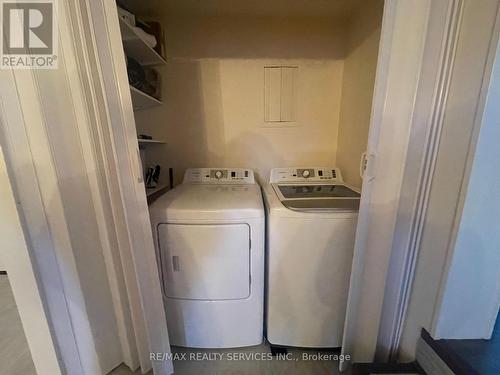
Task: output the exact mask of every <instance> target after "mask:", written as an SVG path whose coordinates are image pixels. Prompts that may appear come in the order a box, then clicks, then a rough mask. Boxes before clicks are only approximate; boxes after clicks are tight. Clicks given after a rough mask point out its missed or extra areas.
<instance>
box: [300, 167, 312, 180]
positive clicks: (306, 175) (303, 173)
mask: <svg viewBox="0 0 500 375" xmlns="http://www.w3.org/2000/svg"><path fill="white" fill-rule="evenodd" d="M310 174H311V173H310V172H309V171H308V170H307V169H306V170H305V171H303V172H302V177H304V178H308V177H309V175H310Z"/></svg>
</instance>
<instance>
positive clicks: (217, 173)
mask: <svg viewBox="0 0 500 375" xmlns="http://www.w3.org/2000/svg"><path fill="white" fill-rule="evenodd" d="M215 178H216V179H218V180H220V179H221V178H222V172H221V171H217V172H215Z"/></svg>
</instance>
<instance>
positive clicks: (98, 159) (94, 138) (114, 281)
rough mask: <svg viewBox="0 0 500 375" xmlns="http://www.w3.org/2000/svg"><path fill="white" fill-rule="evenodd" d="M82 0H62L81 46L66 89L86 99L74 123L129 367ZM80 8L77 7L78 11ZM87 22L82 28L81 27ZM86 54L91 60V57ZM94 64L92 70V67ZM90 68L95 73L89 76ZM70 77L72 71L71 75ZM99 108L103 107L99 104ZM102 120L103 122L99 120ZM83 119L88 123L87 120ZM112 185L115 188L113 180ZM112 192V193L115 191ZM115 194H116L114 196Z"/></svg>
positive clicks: (126, 311) (117, 237)
mask: <svg viewBox="0 0 500 375" xmlns="http://www.w3.org/2000/svg"><path fill="white" fill-rule="evenodd" d="M86 11H87V9H86V7H85V4H84V3H79V6H78V5H77V4H73V3H71V4H68V14H70V18H71V21H72V26H73V35H74V38H75V39H78V40H77V41H75V44H76V45H82V46H86V47H87V48H80V49H78V50H77V51H74V53H75V56H78V59H77V60H76V61H74V64H75V65H77V66H78V67H79V73H80V82H75V83H74V86H76V87H79V88H80V90H76V89H75V90H73V92H72V94H74V95H77V96H78V98H75V100H80V101H81V102H85V103H86V104H87V106H86V111H85V113H83V114H82V116H85V117H87V121H86V122H85V123H82V124H79V127H78V128H79V131H80V134H81V139H82V146H83V148H84V152H83V155H84V157H85V159H86V167H87V173H88V176H89V181H90V186H91V189H92V196H93V202H94V210H95V211H96V219H97V221H98V223H99V233H100V236H101V243H102V244H103V255H104V258H105V263H106V270H107V273H108V280H109V283H110V287H111V293H112V297H113V307H114V310H115V316H116V319H117V325H118V334H119V339H120V345H121V347H122V353H123V361H124V363H125V364H126V365H127V366H128V367H129V368H131V369H133V370H135V369H137V368H138V367H139V359H138V353H137V347H136V342H135V333H134V329H133V323H132V316H131V315H132V313H131V306H130V305H129V303H130V300H129V297H128V294H127V288H126V285H125V284H126V283H125V276H124V272H123V267H122V261H121V258H122V257H121V256H120V249H121V253H122V255H123V256H125V254H123V253H124V252H125V251H126V250H125V249H127V248H128V247H129V245H128V240H129V239H128V235H127V233H126V232H125V233H123V230H120V225H119V223H118V220H123V219H118V220H117V218H116V216H115V212H114V211H113V210H115V207H113V193H112V190H113V189H112V186H113V185H114V182H115V179H113V178H112V175H113V174H112V173H111V170H112V169H113V168H114V164H112V163H110V162H109V160H107V158H106V153H105V149H106V144H105V139H108V138H109V136H108V137H107V138H106V137H105V136H104V135H103V134H102V133H103V128H105V123H106V122H107V121H108V118H107V115H106V113H105V108H106V106H105V105H104V104H103V103H101V102H102V100H101V102H100V101H99V97H98V95H97V93H96V88H100V87H101V86H100V84H101V77H100V76H99V74H96V73H98V70H97V69H96V68H97V65H96V62H95V61H94V60H95V54H96V51H95V43H94V40H93V38H92V35H89V33H91V29H90V27H89V24H88V22H87V23H85V22H83V20H84V19H85V18H84V17H85V16H86V15H87V14H86ZM82 12H83V13H82ZM85 27H87V29H86V28H85ZM92 57H93V58H94V60H92ZM96 70H97V72H96ZM93 73H94V75H95V76H96V77H93ZM75 78H76V77H75ZM103 109H104V110H103ZM103 123H104V124H103ZM87 124H88V125H87ZM114 188H115V190H116V189H117V188H118V187H116V186H114ZM115 198H116V197H115ZM118 198H119V197H118Z"/></svg>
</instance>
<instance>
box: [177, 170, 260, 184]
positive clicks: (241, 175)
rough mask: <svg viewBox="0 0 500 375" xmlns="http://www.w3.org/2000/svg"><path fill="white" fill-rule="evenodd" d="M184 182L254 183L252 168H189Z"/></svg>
mask: <svg viewBox="0 0 500 375" xmlns="http://www.w3.org/2000/svg"><path fill="white" fill-rule="evenodd" d="M183 183H184V184H222V185H229V184H240V185H242V184H244V185H246V184H255V179H254V174H253V170H251V169H246V168H189V169H187V170H186V173H185V174H184V180H183Z"/></svg>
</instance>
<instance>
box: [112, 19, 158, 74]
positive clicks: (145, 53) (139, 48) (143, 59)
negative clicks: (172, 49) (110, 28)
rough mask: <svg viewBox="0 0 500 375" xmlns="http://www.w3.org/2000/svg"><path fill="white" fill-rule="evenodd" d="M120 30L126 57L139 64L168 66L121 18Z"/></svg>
mask: <svg viewBox="0 0 500 375" xmlns="http://www.w3.org/2000/svg"><path fill="white" fill-rule="evenodd" d="M120 30H121V32H122V41H123V49H124V50H125V55H127V56H129V57H131V58H133V59H134V60H136V61H137V62H138V63H139V64H141V65H144V66H148V65H163V64H166V61H165V59H164V58H163V57H162V56H160V55H159V54H158V52H156V51H155V50H154V49H152V48H151V47H150V46H148V45H147V44H146V43H145V42H144V40H142V38H141V37H140V36H139V34H137V32H136V31H135V30H134V29H133V28H132V26H130V25H129V24H128V23H126V22H125V21H124V20H122V19H121V18H120Z"/></svg>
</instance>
